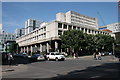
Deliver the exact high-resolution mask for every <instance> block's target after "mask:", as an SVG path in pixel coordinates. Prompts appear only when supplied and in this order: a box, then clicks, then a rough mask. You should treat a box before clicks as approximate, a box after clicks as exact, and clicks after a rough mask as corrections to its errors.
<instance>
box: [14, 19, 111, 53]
mask: <svg viewBox="0 0 120 80" xmlns="http://www.w3.org/2000/svg"><path fill="white" fill-rule="evenodd" d="M69 29H75V30H81V31H83V32H84V33H87V34H104V35H111V33H109V32H105V31H101V30H97V29H96V28H93V27H89V28H88V27H85V26H81V25H79V24H73V23H67V22H61V21H57V20H55V21H52V22H49V23H47V24H46V25H44V26H42V27H39V28H38V29H36V30H34V31H32V32H30V33H29V34H27V35H23V36H21V37H19V38H17V39H16V42H17V43H18V44H19V46H20V50H21V52H26V53H28V55H32V53H35V52H40V53H49V52H50V51H59V52H62V49H61V42H60V41H61V40H60V38H59V36H60V35H62V34H63V33H64V31H67V30H69Z"/></svg>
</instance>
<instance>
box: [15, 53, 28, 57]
mask: <svg viewBox="0 0 120 80" xmlns="http://www.w3.org/2000/svg"><path fill="white" fill-rule="evenodd" d="M14 57H24V58H26V57H28V56H27V55H26V54H16V55H14Z"/></svg>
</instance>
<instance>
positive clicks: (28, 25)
mask: <svg viewBox="0 0 120 80" xmlns="http://www.w3.org/2000/svg"><path fill="white" fill-rule="evenodd" d="M41 23H42V22H41V21H38V20H34V19H28V20H27V21H25V35H26V34H29V33H30V32H31V31H33V30H35V29H36V28H39V27H40V24H41Z"/></svg>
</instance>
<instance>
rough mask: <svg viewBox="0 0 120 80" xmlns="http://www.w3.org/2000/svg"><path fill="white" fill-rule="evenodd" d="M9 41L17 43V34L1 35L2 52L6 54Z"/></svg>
mask: <svg viewBox="0 0 120 80" xmlns="http://www.w3.org/2000/svg"><path fill="white" fill-rule="evenodd" d="M7 41H15V34H12V33H6V32H2V33H1V34H0V51H1V52H5V48H6V45H5V43H6V42H7Z"/></svg>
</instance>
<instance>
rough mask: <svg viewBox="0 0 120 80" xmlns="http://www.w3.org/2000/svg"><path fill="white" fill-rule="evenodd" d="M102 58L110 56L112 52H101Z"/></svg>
mask: <svg viewBox="0 0 120 80" xmlns="http://www.w3.org/2000/svg"><path fill="white" fill-rule="evenodd" d="M101 55H102V56H106V55H112V52H101Z"/></svg>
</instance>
